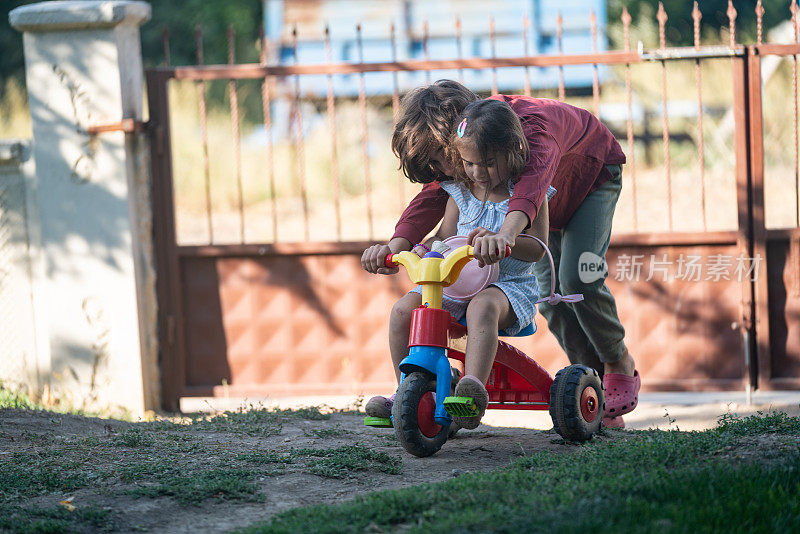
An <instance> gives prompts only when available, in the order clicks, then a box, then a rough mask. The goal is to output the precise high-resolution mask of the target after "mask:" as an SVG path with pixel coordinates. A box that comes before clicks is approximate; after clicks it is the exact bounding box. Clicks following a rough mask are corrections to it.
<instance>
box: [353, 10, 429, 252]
mask: <svg viewBox="0 0 800 534" xmlns="http://www.w3.org/2000/svg"><path fill="white" fill-rule="evenodd" d="M427 27H428V23H427V21H426V22H425V28H426V32H427ZM356 40H357V42H358V59H359V62H363V61H364V46H363V43H362V41H361V24H358V25H356ZM358 107H359V108H360V109H361V150H362V159H363V162H364V193H365V196H366V201H367V226H368V228H369V234H368V235H369V238H370V239H372V238H373V237H374V235H375V232H374V221H373V215H372V178H371V176H370V165H369V147H368V145H369V137H368V127H367V90H366V86H365V81H364V73H363V72H362V73H361V74H360V75H359V78H358Z"/></svg>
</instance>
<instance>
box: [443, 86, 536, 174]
mask: <svg viewBox="0 0 800 534" xmlns="http://www.w3.org/2000/svg"><path fill="white" fill-rule="evenodd" d="M464 121H466V122H464ZM462 126H463V128H462ZM456 130H457V132H458V133H461V136H457V135H458V134H454V136H453V140H454V141H455V142H454V143H453V144H454V145H455V144H456V143H458V142H464V141H470V142H472V143H474V144H475V146H476V147H477V149H478V151H479V152H480V154H481V159H482V160H483V161H484V162H485V161H486V160H487V159H488V157H489V155H490V154H493V153H498V152H499V153H501V154H506V157H507V161H506V163H507V164H508V173H509V179H511V180H516V178H517V177H518V176H519V175H520V173H521V172H522V169H523V168H524V167H525V164H526V163H527V162H528V157H529V156H530V148H529V147H528V140H527V139H526V138H525V132H523V130H522V123H521V122H520V120H519V116H517V114H516V113H515V112H514V110H513V109H511V106H509V105H508V104H507V103H505V102H501V101H500V100H479V101H477V102H473V103H471V104H469V105H468V106H467V107H466V108H464V111H463V112H462V113H461V116H460V117H459V118H458V124H457V126H456ZM461 174H462V173H459V176H458V177H457V178H460V179H464V178H465V177H462V176H461Z"/></svg>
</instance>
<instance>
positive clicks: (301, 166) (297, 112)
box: [292, 25, 310, 241]
mask: <svg viewBox="0 0 800 534" xmlns="http://www.w3.org/2000/svg"><path fill="white" fill-rule="evenodd" d="M292 55H293V56H294V63H295V65H297V64H298V59H297V25H295V26H294V27H293V28H292ZM301 107H302V96H301V95H300V76H295V78H294V93H293V94H292V109H293V115H294V129H295V143H294V151H295V163H296V164H297V179H298V182H299V183H300V201H301V202H302V204H303V236H304V238H305V240H306V241H308V240H309V239H310V230H309V226H310V225H309V221H308V194H307V192H306V162H305V157H306V156H305V140H304V139H303V112H302V109H301Z"/></svg>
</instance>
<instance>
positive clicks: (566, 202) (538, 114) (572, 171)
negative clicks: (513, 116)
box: [393, 95, 625, 243]
mask: <svg viewBox="0 0 800 534" xmlns="http://www.w3.org/2000/svg"><path fill="white" fill-rule="evenodd" d="M491 98H492V99H493V100H501V101H503V102H507V103H508V104H509V105H510V106H511V108H512V109H513V110H514V111H515V112H516V113H517V115H519V118H520V121H521V122H522V129H523V131H524V132H525V137H526V138H527V139H528V144H529V145H530V149H531V156H530V158H529V159H528V163H527V164H526V165H525V168H524V169H523V170H522V173H521V174H520V175H519V179H518V182H517V184H516V185H515V186H514V194H513V195H512V197H511V200H510V201H509V203H508V211H509V212H511V211H522V212H524V213H525V214H526V215H527V216H528V218H529V219H530V220H531V221H533V219H535V218H536V214H537V213H538V212H539V208H540V207H541V206H542V202H544V198H545V194H546V193H547V187H548V186H550V185H552V186H553V187H555V188H556V194H555V196H554V197H553V199H552V200H550V203H549V204H548V208H549V215H550V229H551V230H561V229H563V228H564V226H565V225H566V224H567V222H568V221H569V219H570V218H571V217H572V215H573V214H574V213H575V211H576V210H577V209H578V206H580V204H581V202H583V199H584V198H586V196H587V195H588V194H589V193H591V192H592V191H594V190H595V189H597V188H598V187H600V186H601V185H603V183H605V182H606V181H607V180H608V179H609V178H610V177H611V173H610V172H608V169H606V167H605V166H606V165H622V164H623V163H625V154H624V153H623V152H622V148H621V147H620V146H619V143H617V140H616V139H615V138H614V136H613V135H612V134H611V132H610V131H609V130H608V128H606V127H605V126H604V125H603V123H601V122H600V120H599V119H597V117H595V116H594V115H592V114H591V113H589V112H588V111H586V110H585V109H581V108H577V107H575V106H570V105H569V104H565V103H563V102H559V101H557V100H549V99H546V98H530V97H526V96H518V95H510V96H507V95H496V96H493V97H491ZM447 199H448V194H447V192H446V191H445V190H444V189H442V188H441V187H439V183H438V182H431V183H430V184H426V185H425V187H423V189H422V191H420V193H419V194H418V195H417V196H416V197H414V199H413V200H412V201H411V203H410V204H409V205H408V207H407V208H406V209H405V211H404V212H403V215H401V216H400V220H399V221H398V223H397V226H395V232H394V236H393V237H404V238H406V239H408V240H409V241H410V242H411V243H419V242H420V241H422V240H423V238H424V237H425V236H426V235H428V233H430V231H431V230H433V229H434V227H435V226H436V224H437V223H438V222H439V221H440V220H441V219H442V217H443V216H444V211H445V207H446V206H447Z"/></svg>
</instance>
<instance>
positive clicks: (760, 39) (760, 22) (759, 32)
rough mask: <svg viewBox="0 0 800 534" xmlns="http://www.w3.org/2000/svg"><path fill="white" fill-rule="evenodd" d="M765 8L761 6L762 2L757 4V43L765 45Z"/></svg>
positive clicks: (759, 1)
mask: <svg viewBox="0 0 800 534" xmlns="http://www.w3.org/2000/svg"><path fill="white" fill-rule="evenodd" d="M763 27H764V6H763V5H761V0H758V2H756V43H758V44H759V45H760V44H763V43H764V41H763V32H764V29H763Z"/></svg>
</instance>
